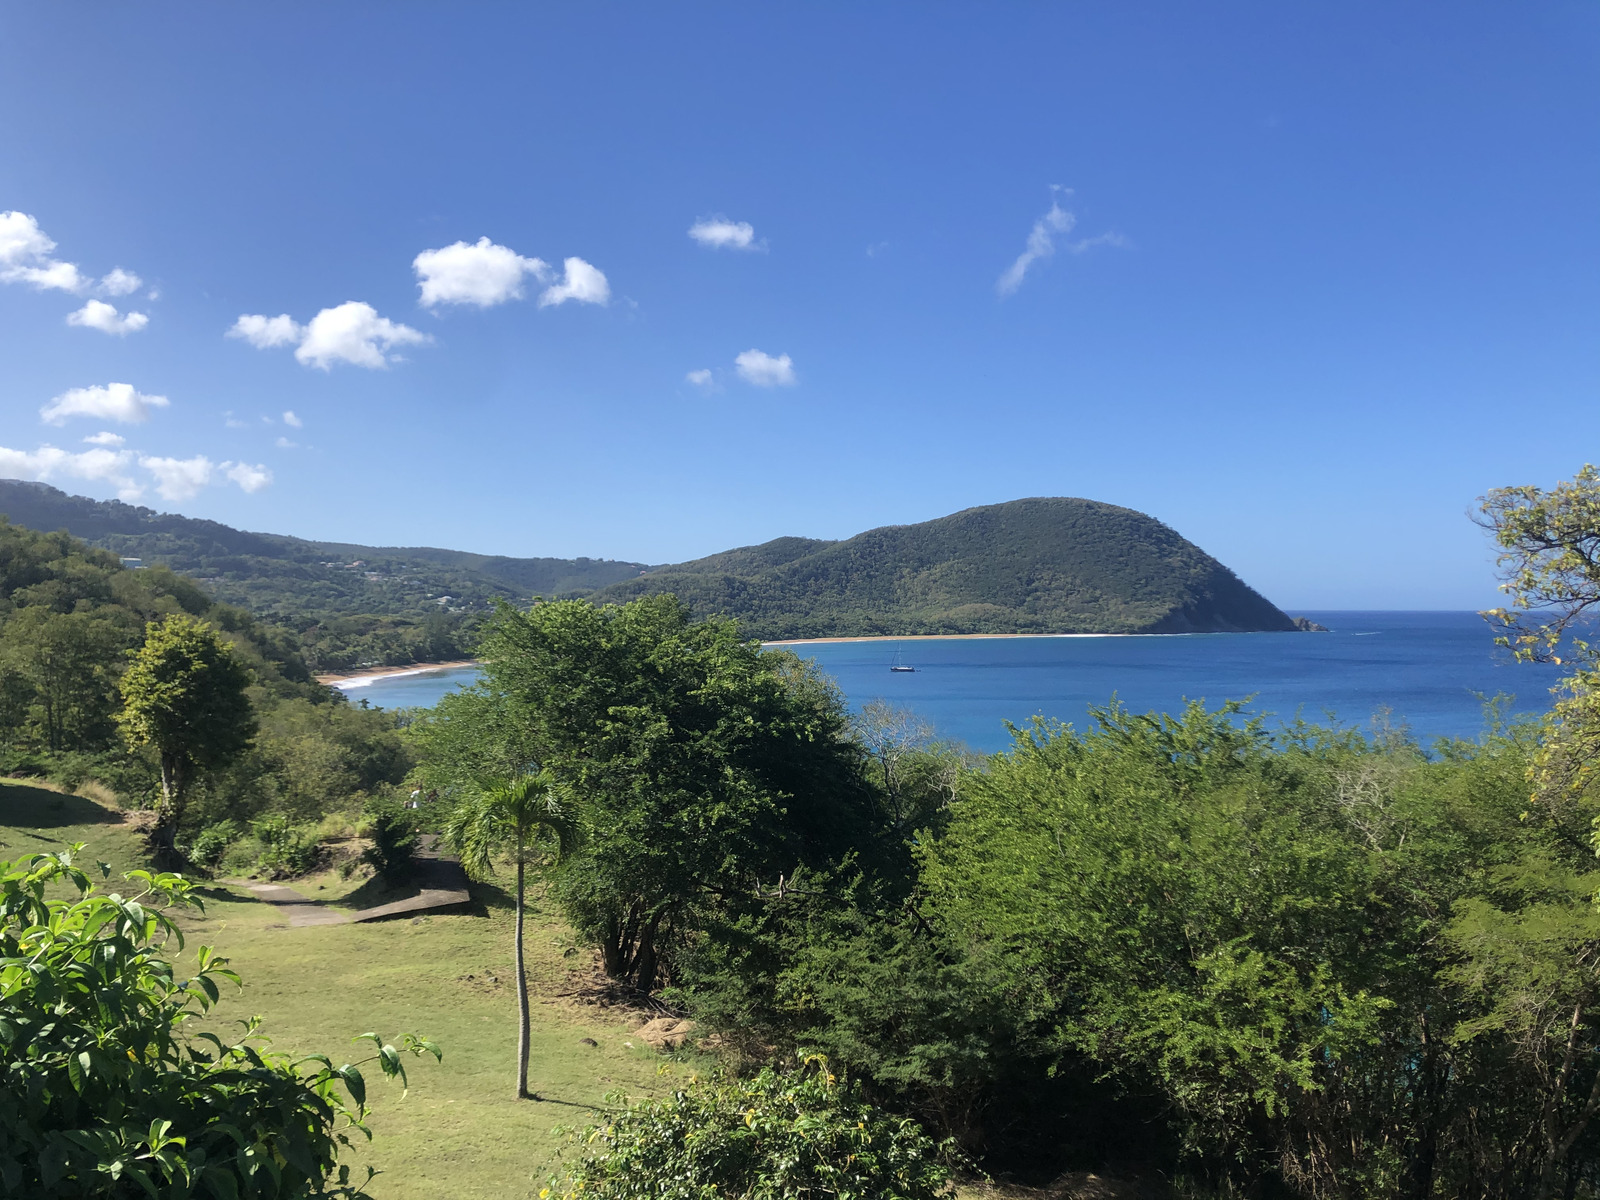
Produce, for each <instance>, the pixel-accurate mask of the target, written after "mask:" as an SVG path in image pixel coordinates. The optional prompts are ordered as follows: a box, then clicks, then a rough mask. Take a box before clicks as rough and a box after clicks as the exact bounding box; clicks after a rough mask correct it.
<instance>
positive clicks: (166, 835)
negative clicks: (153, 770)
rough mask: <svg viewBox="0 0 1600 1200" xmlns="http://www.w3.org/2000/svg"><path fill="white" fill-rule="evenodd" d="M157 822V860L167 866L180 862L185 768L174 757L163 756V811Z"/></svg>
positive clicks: (155, 839)
mask: <svg viewBox="0 0 1600 1200" xmlns="http://www.w3.org/2000/svg"><path fill="white" fill-rule="evenodd" d="M158 815H159V816H160V818H161V819H160V820H159V821H157V822H156V831H155V838H154V841H155V851H156V858H157V859H158V860H160V861H162V862H163V863H164V865H166V866H176V865H178V863H179V860H178V818H179V817H180V816H182V815H183V767H182V764H181V763H180V762H179V761H178V760H177V759H176V758H175V757H173V756H172V755H168V754H163V755H162V756H161V811H160V813H159V814H158Z"/></svg>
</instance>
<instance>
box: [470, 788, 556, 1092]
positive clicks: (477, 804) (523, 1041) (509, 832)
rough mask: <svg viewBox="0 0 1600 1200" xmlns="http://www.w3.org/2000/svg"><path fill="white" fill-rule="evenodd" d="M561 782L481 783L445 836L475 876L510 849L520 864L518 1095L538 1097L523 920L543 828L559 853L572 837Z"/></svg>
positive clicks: (487, 873) (481, 876)
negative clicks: (531, 1080)
mask: <svg viewBox="0 0 1600 1200" xmlns="http://www.w3.org/2000/svg"><path fill="white" fill-rule="evenodd" d="M557 790H558V788H557V784H556V781H555V778H554V776H552V775H551V774H550V772H549V771H548V770H545V771H538V772H533V773H529V774H524V775H519V776H517V777H515V778H513V779H502V780H496V781H494V782H493V783H489V784H486V785H480V786H478V787H476V788H474V789H472V791H471V792H469V793H468V795H467V796H466V797H465V798H464V799H463V800H462V801H461V802H460V803H459V804H457V805H456V807H455V809H454V810H453V811H452V812H451V813H450V816H449V817H448V819H447V820H446V821H445V826H444V836H445V840H446V841H447V842H448V843H449V844H450V845H451V846H452V847H453V848H454V849H455V851H456V853H458V854H459V855H461V865H462V866H464V867H465V868H466V869H467V873H468V874H469V875H471V876H472V877H473V878H475V879H486V878H488V877H489V876H491V875H493V874H494V859H495V857H496V856H500V857H504V856H505V855H507V854H510V856H511V857H512V860H513V861H514V862H515V863H516V866H517V889H516V911H517V923H516V943H517V1023H518V1024H517V1099H518V1100H537V1099H538V1098H539V1096H538V1094H537V1093H534V1092H530V1091H528V977H527V974H526V973H525V972H524V970H523V958H522V919H523V911H524V909H525V902H524V897H525V887H526V880H527V868H528V864H529V862H531V861H536V860H537V859H538V858H540V857H542V854H543V851H542V850H541V848H540V838H539V836H538V835H539V833H540V832H541V831H546V832H549V833H553V834H555V837H556V844H557V854H558V855H559V854H561V853H563V852H564V851H565V850H566V849H567V848H568V846H569V843H570V841H571V837H572V825H571V823H570V822H569V821H568V820H567V819H566V818H565V817H564V816H563V814H562V812H561V805H560V802H559V800H558V799H557Z"/></svg>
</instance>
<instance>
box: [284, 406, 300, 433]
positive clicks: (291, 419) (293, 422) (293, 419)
mask: <svg viewBox="0 0 1600 1200" xmlns="http://www.w3.org/2000/svg"><path fill="white" fill-rule="evenodd" d="M283 423H284V424H285V425H287V426H289V427H290V428H291V429H300V428H302V427H303V426H304V425H305V422H304V421H302V420H301V419H300V418H299V417H297V416H295V415H294V409H292V408H291V409H289V410H288V411H287V412H285V413H284V414H283Z"/></svg>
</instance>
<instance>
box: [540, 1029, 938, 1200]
mask: <svg viewBox="0 0 1600 1200" xmlns="http://www.w3.org/2000/svg"><path fill="white" fill-rule="evenodd" d="M578 1140H579V1141H580V1143H581V1144H582V1145H583V1146H584V1148H585V1149H584V1151H583V1157H581V1158H580V1159H578V1161H576V1162H575V1163H573V1164H572V1166H571V1167H570V1168H569V1170H568V1172H567V1173H566V1175H565V1176H564V1177H562V1176H558V1177H557V1178H555V1179H553V1180H552V1181H551V1187H550V1188H549V1189H546V1191H544V1192H541V1193H540V1195H541V1196H548V1195H550V1193H551V1192H552V1191H554V1192H556V1193H557V1194H559V1195H560V1196H561V1197H562V1200H575V1198H576V1197H579V1196H582V1197H586V1198H591V1197H592V1198H594V1200H632V1198H637V1200H646V1198H648V1200H712V1198H713V1197H740V1198H742V1200H787V1198H788V1197H793V1196H810V1195H824V1196H834V1197H837V1198H838V1200H934V1198H935V1197H938V1196H941V1195H943V1194H944V1192H945V1189H946V1187H947V1185H948V1184H949V1182H950V1179H951V1169H950V1166H949V1164H950V1162H952V1161H953V1160H954V1159H955V1158H956V1157H957V1156H956V1155H955V1152H954V1148H953V1147H952V1146H950V1145H949V1144H945V1145H940V1144H937V1143H935V1142H934V1141H933V1139H932V1138H930V1137H928V1136H927V1134H925V1133H924V1132H923V1131H922V1129H921V1127H920V1126H919V1125H918V1124H917V1123H916V1122H915V1121H911V1120H908V1119H905V1118H903V1117H896V1116H892V1115H890V1114H889V1113H886V1112H884V1111H883V1110H882V1109H879V1108H876V1107H874V1106H873V1105H871V1104H869V1103H867V1102H866V1101H865V1100H863V1099H862V1097H861V1094H860V1092H859V1090H858V1089H857V1088H855V1087H853V1086H851V1085H850V1084H849V1083H847V1082H843V1081H841V1080H839V1079H838V1078H836V1077H835V1076H834V1075H833V1073H832V1072H830V1071H829V1070H828V1066H827V1062H826V1060H825V1059H822V1058H820V1057H815V1056H813V1057H808V1058H806V1059H804V1061H803V1062H802V1063H801V1065H800V1068H799V1069H798V1070H795V1071H790V1072H779V1071H775V1070H773V1069H771V1068H770V1067H769V1068H767V1069H765V1070H763V1071H761V1072H760V1073H759V1074H757V1075H755V1076H754V1077H753V1078H750V1079H737V1078H733V1077H730V1076H727V1075H716V1076H713V1077H711V1078H709V1079H694V1080H692V1081H691V1082H690V1083H689V1084H688V1085H687V1086H686V1087H681V1088H678V1089H676V1090H675V1091H673V1093H672V1094H671V1095H670V1096H668V1097H666V1098H664V1099H661V1100H656V1101H650V1102H646V1103H643V1104H636V1105H632V1106H630V1107H628V1108H626V1109H624V1110H623V1111H621V1112H620V1113H618V1114H616V1115H615V1116H613V1117H611V1118H609V1119H608V1120H607V1121H606V1122H605V1123H604V1124H601V1125H595V1126H591V1127H590V1128H588V1129H586V1130H583V1131H581V1132H580V1134H579V1135H578Z"/></svg>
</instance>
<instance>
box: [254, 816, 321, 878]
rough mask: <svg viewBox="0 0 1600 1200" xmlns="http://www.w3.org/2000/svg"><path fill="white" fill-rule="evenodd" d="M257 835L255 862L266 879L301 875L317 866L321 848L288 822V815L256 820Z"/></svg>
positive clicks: (298, 827)
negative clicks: (257, 848)
mask: <svg viewBox="0 0 1600 1200" xmlns="http://www.w3.org/2000/svg"><path fill="white" fill-rule="evenodd" d="M253 828H254V830H255V835H256V837H257V838H258V839H259V840H260V842H261V847H262V849H261V858H260V860H259V861H258V862H257V863H256V865H257V866H258V867H259V868H260V869H261V871H262V872H263V873H264V874H265V875H266V876H267V878H268V879H288V878H289V877H290V876H293V875H304V874H305V873H306V872H307V871H309V870H311V868H312V867H314V866H316V865H317V859H318V858H319V857H320V856H321V853H322V847H321V846H319V845H318V844H317V842H316V840H315V839H314V838H308V837H307V836H306V831H305V830H304V829H303V828H301V827H300V826H298V825H291V824H290V823H289V818H287V817H266V818H263V819H262V820H260V821H257V822H255V824H254V827H253Z"/></svg>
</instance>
